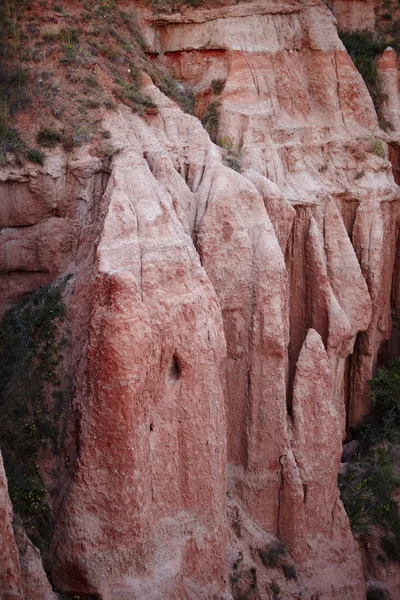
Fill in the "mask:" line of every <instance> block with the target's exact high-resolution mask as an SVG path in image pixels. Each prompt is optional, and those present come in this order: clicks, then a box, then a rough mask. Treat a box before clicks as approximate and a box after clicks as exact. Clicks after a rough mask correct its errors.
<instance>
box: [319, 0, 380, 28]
mask: <svg viewBox="0 0 400 600" xmlns="http://www.w3.org/2000/svg"><path fill="white" fill-rule="evenodd" d="M327 4H329V5H331V6H332V8H333V13H334V15H335V17H336V18H337V20H338V25H339V29H341V30H343V31H365V30H369V31H374V29H375V11H374V8H375V4H376V1H375V0H330V1H329V2H327Z"/></svg>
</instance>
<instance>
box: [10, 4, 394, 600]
mask: <svg viewBox="0 0 400 600" xmlns="http://www.w3.org/2000/svg"><path fill="white" fill-rule="evenodd" d="M336 4H337V5H339V4H341V5H342V4H343V5H344V4H346V5H350V2H348V3H346V2H341V3H340V2H339V0H337V2H335V3H334V5H335V8H339V7H336ZM356 4H357V2H354V3H353V5H352V8H351V10H350V9H349V11H347V12H345V13H344V14H345V15H346V19H347V20H348V21H349V22H350V21H351V20H352V19H354V18H355V17H354V14H356V8H355V7H354V5H356ZM358 4H363V5H364V4H366V5H368V7H369V3H368V2H358ZM343 10H344V9H343ZM346 10H347V9H346ZM357 10H358V9H357ZM367 13H368V14H367ZM357 14H358V13H357ZM363 14H364V16H365V19H366V20H367V21H368V19H372V16H370V15H369V12H368V11H364V12H363ZM140 20H141V21H142V27H143V31H144V33H145V36H146V38H147V43H148V47H149V52H150V53H151V56H156V55H158V60H161V61H162V62H163V63H164V65H165V66H166V67H167V68H168V69H169V71H170V72H171V73H173V74H174V75H175V76H176V77H177V78H179V79H180V80H182V81H183V82H186V83H188V84H190V85H192V86H195V91H196V98H197V101H196V102H197V111H198V114H199V116H202V115H203V114H204V113H205V111H206V108H207V105H208V104H209V103H210V97H211V92H210V86H212V82H213V81H216V80H222V81H223V89H222V92H221V93H220V94H219V95H218V102H219V103H220V104H219V105H218V106H217V109H218V113H219V123H218V132H217V137H218V141H219V144H220V146H224V147H225V150H224V151H222V150H221V147H220V146H218V145H216V144H214V143H212V142H211V140H210V138H209V136H208V134H207V132H206V131H205V130H204V128H203V126H202V124H201V122H200V121H199V119H198V118H196V117H194V116H189V115H187V114H185V113H183V112H182V111H181V110H180V109H179V108H178V106H177V105H176V104H175V103H174V102H173V101H172V100H170V99H168V98H167V97H166V96H165V95H164V94H163V93H162V92H161V91H160V90H159V89H158V88H157V87H156V86H155V85H154V84H153V82H152V81H151V80H150V78H149V77H147V76H144V79H143V88H144V91H145V92H146V93H147V94H148V95H149V96H150V97H151V98H152V100H153V102H154V103H155V104H156V105H157V107H158V111H157V112H155V114H153V115H150V116H147V118H146V119H143V118H141V117H140V116H139V115H134V114H132V113H131V112H130V111H129V110H128V109H126V108H125V107H123V106H119V107H118V108H117V110H116V112H114V113H108V114H107V115H106V116H105V117H104V123H105V126H106V127H107V129H108V130H109V131H110V132H111V136H112V141H113V144H114V145H115V147H117V148H118V149H119V153H118V154H117V155H116V156H114V158H113V160H112V165H111V173H110V174H108V175H107V174H105V173H102V172H101V167H100V164H99V162H98V161H96V159H94V158H91V157H90V156H89V155H88V154H87V153H85V148H82V149H81V150H80V151H79V152H77V154H76V155H75V156H74V158H73V159H69V161H67V159H66V158H65V156H64V155H63V154H62V153H59V154H55V155H54V156H53V157H52V158H51V161H50V162H49V163H48V164H46V166H45V167H44V168H42V169H37V168H32V167H31V168H24V167H21V168H19V167H15V168H14V169H3V170H1V172H0V173H1V182H2V183H1V194H2V206H1V208H0V210H1V225H2V227H3V229H2V231H1V239H0V242H1V246H0V257H1V265H2V286H3V297H2V306H3V308H5V307H6V306H8V305H10V304H12V302H14V301H15V299H17V298H18V297H19V296H20V295H21V293H23V292H25V291H28V290H32V289H35V288H36V287H37V286H39V285H41V284H43V283H44V282H46V281H49V280H51V279H54V278H55V277H57V276H58V275H60V274H65V273H68V272H72V273H74V277H75V279H74V286H75V295H74V296H71V297H70V298H69V300H68V317H69V320H70V328H71V332H72V333H71V335H72V349H71V350H69V355H70V356H69V359H68V367H69V369H70V372H71V373H72V374H73V375H74V377H75V384H74V394H73V400H72V408H71V412H70V413H69V414H70V415H71V422H70V423H69V424H68V423H67V430H68V431H67V434H66V438H65V439H66V442H65V447H64V454H63V460H64V463H65V465H64V468H63V469H62V472H61V478H60V484H59V494H58V497H57V500H56V501H55V503H54V506H55V509H54V510H55V530H54V535H53V540H52V561H53V570H52V582H53V584H54V586H55V589H57V590H60V591H64V592H66V593H71V594H78V595H79V594H80V595H84V594H87V595H91V597H96V598H101V599H102V600H111V599H116V598H120V599H121V600H122V599H126V600H128V599H129V600H133V599H135V600H136V599H137V600H139V599H140V600H142V599H149V600H150V599H152V600H156V599H160V600H161V599H171V600H172V599H174V600H178V599H182V600H183V599H191V600H197V599H200V598H204V599H212V598H221V599H222V598H225V599H228V598H232V597H234V598H239V597H248V598H254V599H255V598H260V599H264V598H265V599H267V598H272V597H273V595H274V593H275V592H274V591H273V589H274V588H273V585H274V583H275V584H276V581H277V580H278V579H279V578H281V579H282V581H280V579H279V581H280V583H279V586H278V587H280V596H279V597H280V598H286V599H291V598H300V597H301V598H302V599H306V598H307V599H310V600H311V599H312V598H320V599H321V600H322V599H326V600H330V599H344V598H351V599H352V600H361V599H362V598H364V597H365V583H364V577H363V572H362V566H361V558H360V555H359V552H358V548H357V545H356V543H355V542H354V540H353V537H352V534H351V531H350V526H349V522H348V519H347V516H346V514H345V512H344V508H343V505H342V503H341V501H340V499H339V491H338V487H337V475H338V470H339V463H340V455H341V444H342V440H343V438H344V437H345V436H346V431H348V430H349V428H350V427H352V426H354V425H355V424H356V423H358V422H359V420H360V419H361V417H362V416H363V415H365V414H366V413H367V412H368V410H369V401H368V393H367V392H368V383H367V382H368V380H369V379H370V378H371V374H372V370H373V368H374V366H375V364H376V361H377V358H378V355H379V352H380V349H381V347H382V345H383V343H384V342H385V341H386V340H388V339H389V338H390V336H391V288H392V279H393V274H394V270H395V267H396V268H397V261H396V244H397V238H398V225H397V223H398V218H399V217H398V211H399V204H398V201H399V188H398V187H397V185H396V184H395V181H394V178H393V173H392V167H391V164H390V162H389V160H388V159H389V153H388V149H387V146H386V143H385V140H386V139H387V136H386V137H385V134H384V132H382V130H381V129H380V128H379V125H378V121H377V116H376V113H375V109H374V106H373V104H372V101H371V98H370V96H369V93H368V91H367V89H366V87H365V85H364V82H363V80H362V78H361V76H360V75H359V73H358V72H357V70H356V69H355V67H354V65H353V63H352V61H351V59H350V57H349V55H348V54H347V52H346V51H345V49H344V47H343V45H342V43H341V41H340V39H339V37H338V34H337V26H336V21H335V17H334V16H333V14H332V12H331V10H330V9H329V8H328V7H327V6H326V4H325V3H324V2H322V1H320V0H279V1H272V0H263V1H260V0H254V1H250V2H241V3H237V4H236V3H235V4H232V3H228V5H226V6H212V5H207V6H205V7H199V8H187V7H186V8H184V9H182V10H180V11H178V12H173V13H165V12H164V13H163V12H160V13H159V14H157V15H156V16H154V15H153V13H152V12H151V11H150V10H149V9H148V8H146V7H143V9H142V12H141V13H140ZM368 23H369V21H368ZM349 27H350V26H349ZM389 62H390V61H388V59H387V61H386V63H383V66H382V73H388V72H389V70H390V64H389ZM382 76H384V75H382ZM387 81H388V83H387V85H388V86H390V85H391V83H390V82H391V79H390V77H389V75H387ZM396 102H397V100H393V101H392V104H390V102H389V100H388V108H387V110H388V114H389V113H390V111H392V112H391V113H390V114H393V115H394V114H396V115H397V113H396V107H397V104H396ZM393 119H394V117H393ZM376 140H380V145H381V147H382V148H383V152H381V153H380V156H379V155H378V153H376V152H374V148H375V144H376ZM381 140H383V141H381ZM226 149H229V152H231V153H234V154H235V156H236V157H239V159H240V163H241V173H238V172H236V171H235V170H233V169H232V168H230V167H229V166H226V164H224V162H223V160H222V158H223V154H225V151H226ZM14 199H17V201H16V202H15V201H14ZM393 280H396V278H394V279H393ZM72 448H74V450H72ZM0 500H1V498H0ZM5 502H6V503H5V507H6V508H5V510H6V511H8V512H7V515H6V516H7V518H6V524H7V523H8V522H9V518H10V516H9V512H10V509H9V504H8V500H6V501H5ZM6 527H7V532H8V531H9V529H10V528H9V526H8V525H6ZM277 537H278V538H280V539H281V540H282V541H283V542H284V543H285V544H286V545H287V548H288V550H289V552H290V558H288V559H287V560H289V561H292V560H293V561H294V562H295V564H296V567H297V575H296V577H297V578H296V579H295V578H294V577H293V578H290V577H289V578H288V579H287V580H285V578H282V573H281V571H280V567H279V565H278V564H269V562H268V560H266V559H265V553H266V552H267V551H266V548H267V550H268V549H270V548H271V547H273V544H274V543H276V541H274V540H275V538H277ZM5 544H6V546H5V547H4V553H5V554H4V555H5V556H6V557H7V561H8V562H7V564H8V563H9V564H10V566H9V567H8V572H10V573H12V576H11V575H10V580H9V581H10V583H9V585H11V586H14V587H15V594H14V596H10V597H15V598H20V597H21V596H20V595H18V594H21V593H22V592H21V591H20V587H18V585H20V584H18V572H19V571H18V568H19V567H18V565H17V563H15V564H14V563H13V560H14V562H15V559H14V556H15V549H14V545H13V544H14V542H13V537H12V535H11V530H10V532H9V533H7V536H6V538H5ZM288 556H289V555H288ZM263 557H264V558H263ZM287 564H289V563H287ZM290 564H291V563H290ZM14 581H15V583H14ZM0 584H1V585H2V584H3V580H2V579H0ZM276 585H277V584H276ZM271 586H272V587H271ZM13 589H14V588H13ZM275 589H276V588H275ZM271 590H272V591H271ZM244 594H248V595H247V596H244ZM4 597H5V598H6V597H7V596H4ZM25 597H26V598H28V597H31V596H29V595H28V596H26V595H25ZM83 597H84V596H83Z"/></svg>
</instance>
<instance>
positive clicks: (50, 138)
mask: <svg viewBox="0 0 400 600" xmlns="http://www.w3.org/2000/svg"><path fill="white" fill-rule="evenodd" d="M61 138H62V136H61V133H60V132H59V131H57V130H56V129H52V128H51V127H44V128H42V129H40V131H39V133H38V134H37V136H36V141H37V143H38V144H39V146H43V147H44V148H54V146H56V145H57V144H58V143H59V142H61Z"/></svg>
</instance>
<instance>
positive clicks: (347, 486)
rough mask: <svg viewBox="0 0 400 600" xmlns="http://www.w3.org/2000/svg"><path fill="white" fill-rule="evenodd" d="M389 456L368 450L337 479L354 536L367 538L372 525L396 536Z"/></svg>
mask: <svg viewBox="0 0 400 600" xmlns="http://www.w3.org/2000/svg"><path fill="white" fill-rule="evenodd" d="M399 484H400V480H399V479H398V477H396V475H395V473H394V470H393V465H392V462H391V458H390V454H389V452H388V451H387V450H385V449H384V448H379V447H372V448H370V449H368V451H367V452H366V453H364V454H361V455H360V456H359V457H358V458H357V459H356V460H355V461H354V462H353V463H349V464H348V468H347V472H346V474H345V475H341V476H340V477H339V487H340V493H341V499H342V501H343V504H344V506H345V509H346V512H347V515H348V517H349V520H350V524H351V527H352V529H353V531H354V532H357V533H365V534H368V533H369V531H370V530H371V527H372V526H373V525H378V526H380V527H382V528H384V529H385V530H387V531H392V532H393V533H394V534H395V535H396V536H397V535H399V536H400V521H399V515H398V509H397V504H396V502H395V501H394V500H393V492H394V491H395V490H396V488H397V487H398V486H399Z"/></svg>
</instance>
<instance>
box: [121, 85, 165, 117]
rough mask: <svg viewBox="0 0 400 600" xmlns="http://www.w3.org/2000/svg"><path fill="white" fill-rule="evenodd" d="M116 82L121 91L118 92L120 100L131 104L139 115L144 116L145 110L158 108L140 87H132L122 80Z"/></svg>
mask: <svg viewBox="0 0 400 600" xmlns="http://www.w3.org/2000/svg"><path fill="white" fill-rule="evenodd" d="M116 82H117V84H118V85H119V86H120V89H119V90H118V95H119V98H120V100H122V101H123V102H125V103H126V104H129V105H130V106H131V107H132V108H133V110H135V111H136V112H138V113H139V114H143V111H144V110H145V109H149V108H150V109H155V108H157V105H156V104H154V102H153V101H152V99H151V98H150V97H149V96H147V95H146V94H143V92H142V91H141V89H140V87H139V85H136V84H134V85H132V84H130V83H128V82H127V81H124V80H122V79H117V80H116Z"/></svg>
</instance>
